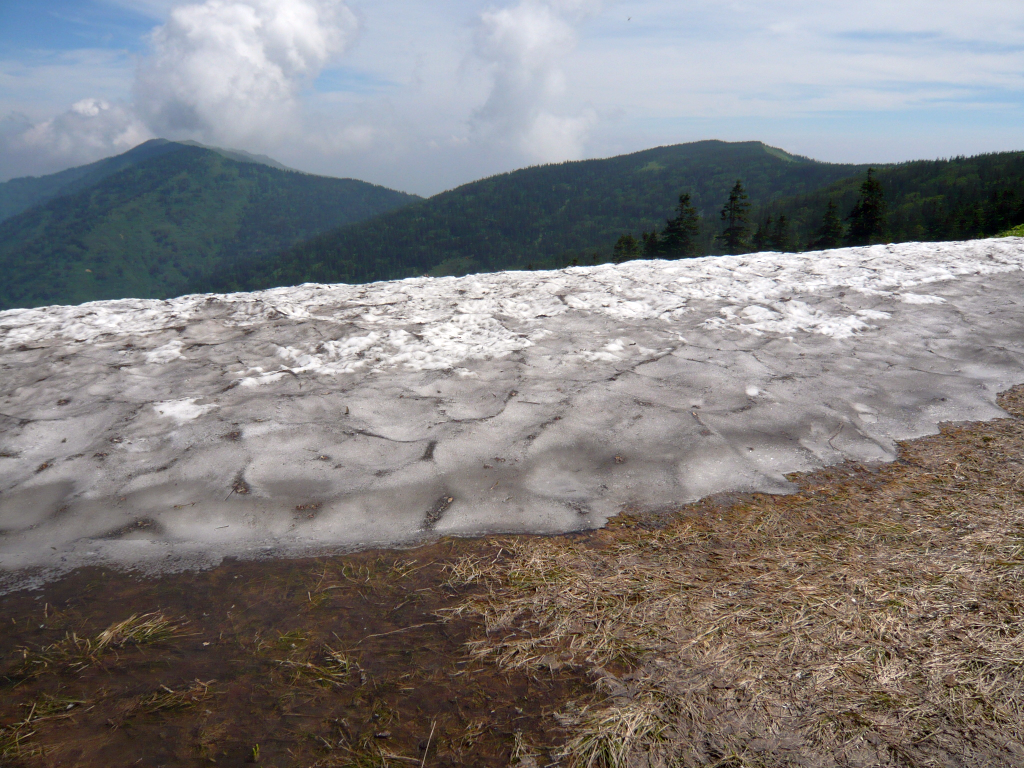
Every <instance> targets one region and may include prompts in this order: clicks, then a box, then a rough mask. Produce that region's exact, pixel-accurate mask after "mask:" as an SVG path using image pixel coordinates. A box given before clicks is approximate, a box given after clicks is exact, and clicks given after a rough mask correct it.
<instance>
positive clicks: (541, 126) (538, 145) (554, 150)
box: [474, 0, 597, 162]
mask: <svg viewBox="0 0 1024 768" xmlns="http://www.w3.org/2000/svg"><path fill="white" fill-rule="evenodd" d="M595 10H597V6H596V5H595V4H593V3H589V2H582V1H580V0H576V1H573V0H520V2H519V3H518V4H517V5H514V6H510V7H507V8H502V9H499V10H493V11H486V12H484V13H483V14H481V16H480V22H479V25H478V27H477V34H476V50H475V53H476V56H477V57H478V58H479V59H480V60H481V61H483V62H485V63H486V65H487V67H488V69H489V70H490V72H491V76H492V77H493V84H492V86H491V91H490V94H489V96H488V98H487V101H486V102H485V103H484V104H483V106H482V107H480V108H479V109H478V110H477V111H476V112H475V113H474V125H475V127H476V129H477V132H478V134H480V135H482V136H485V137H487V138H488V139H490V140H497V141H498V142H499V143H501V142H510V143H511V144H512V145H513V146H514V147H516V148H517V149H518V150H519V151H520V152H521V153H522V154H523V155H524V156H525V157H527V158H529V159H530V160H533V161H537V162H551V161H556V160H568V159H576V158H578V157H581V156H582V155H583V150H584V141H585V139H586V134H587V131H588V130H589V128H590V127H591V125H592V124H593V122H594V116H593V113H592V112H586V113H584V114H575V115H574V114H568V113H567V112H566V111H565V107H564V104H563V103H562V101H563V97H564V95H565V92H566V82H565V75H564V73H563V72H562V70H561V68H560V66H559V64H560V62H561V61H562V60H564V59H565V58H566V57H567V56H568V55H569V54H570V53H571V52H572V50H573V48H575V45H576V31H575V28H574V22H578V21H579V20H581V19H582V18H583V17H585V16H586V15H587V14H588V13H590V12H593V11H595Z"/></svg>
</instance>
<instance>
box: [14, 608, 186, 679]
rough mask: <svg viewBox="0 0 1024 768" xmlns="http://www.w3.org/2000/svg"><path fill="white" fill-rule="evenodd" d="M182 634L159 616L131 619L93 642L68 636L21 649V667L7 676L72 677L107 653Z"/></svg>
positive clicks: (176, 625) (150, 614)
mask: <svg viewBox="0 0 1024 768" xmlns="http://www.w3.org/2000/svg"><path fill="white" fill-rule="evenodd" d="M181 634H182V631H181V626H180V625H178V624H175V623H173V622H171V621H169V620H168V619H167V618H166V617H165V616H164V615H163V614H161V613H146V614H142V615H134V616H131V617H130V618H128V619H125V620H124V621H121V622H118V623H117V624H112V625H111V626H109V627H107V628H106V629H105V630H103V631H102V632H100V633H99V634H98V635H97V636H96V637H93V638H88V637H79V636H78V635H77V634H76V633H75V632H69V633H67V634H66V635H65V636H64V638H63V639H61V640H59V641H57V642H56V643H53V644H51V645H47V646H44V647H42V648H39V649H35V650H33V649H30V648H28V647H24V648H22V649H21V654H22V660H21V663H20V664H18V665H17V666H16V667H15V668H14V670H13V671H12V672H11V673H10V676H11V677H14V678H28V677H36V676H38V675H41V674H45V673H64V674H74V673H77V672H81V671H82V670H83V669H85V668H87V667H90V666H92V665H93V664H96V663H98V662H99V660H100V658H102V657H103V656H104V654H106V653H108V652H109V651H112V650H115V649H119V648H123V647H125V646H127V645H149V644H152V643H159V642H162V641H165V640H170V639H172V638H174V637H178V636H180V635H181Z"/></svg>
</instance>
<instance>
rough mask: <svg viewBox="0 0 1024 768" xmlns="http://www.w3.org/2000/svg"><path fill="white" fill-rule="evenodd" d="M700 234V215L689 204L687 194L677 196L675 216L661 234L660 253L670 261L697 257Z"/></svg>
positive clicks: (691, 204) (690, 203)
mask: <svg viewBox="0 0 1024 768" xmlns="http://www.w3.org/2000/svg"><path fill="white" fill-rule="evenodd" d="M699 232H700V215H699V214H698V213H697V209H696V208H694V207H693V203H692V202H690V195H689V193H683V194H681V195H680V196H679V205H677V206H676V216H675V218H673V219H669V220H668V222H667V224H666V226H665V231H664V232H662V233H661V242H660V243H659V247H660V252H661V254H662V255H663V256H667V257H668V258H670V259H688V258H692V257H694V256H697V255H699V253H698V249H697V235H698V234H699Z"/></svg>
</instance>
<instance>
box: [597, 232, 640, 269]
mask: <svg viewBox="0 0 1024 768" xmlns="http://www.w3.org/2000/svg"><path fill="white" fill-rule="evenodd" d="M639 258H640V243H639V242H638V241H637V239H636V238H635V237H633V235H631V234H629V235H623V236H622V237H620V238H619V240H618V242H616V243H615V248H613V249H612V261H614V262H615V263H616V264H621V263H622V262H624V261H630V260H632V259H639ZM595 263H596V262H595Z"/></svg>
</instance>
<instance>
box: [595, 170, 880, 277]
mask: <svg viewBox="0 0 1024 768" xmlns="http://www.w3.org/2000/svg"><path fill="white" fill-rule="evenodd" d="M750 209H751V205H750V202H749V196H748V195H747V192H746V190H745V189H744V188H743V180H742V179H737V181H736V184H735V185H734V186H733V188H732V190H731V191H730V192H729V197H728V199H727V200H726V202H725V204H724V205H723V206H722V210H721V212H720V214H719V218H720V220H721V231H720V232H719V233H718V234H717V235H716V236H715V242H717V243H720V244H721V249H722V250H723V251H724V252H725V253H726V254H739V253H751V252H758V251H793V250H797V246H796V244H795V242H794V239H793V237H792V234H791V232H790V227H789V221H788V220H787V218H786V215H785V214H779V215H778V216H777V217H775V218H773V217H772V215H771V214H768V215H766V216H765V217H764V218H763V219H762V221H760V222H758V223H757V224H756V225H754V226H752V225H751V223H750ZM675 214H676V215H675V216H674V217H673V218H671V219H668V220H667V222H666V224H665V229H663V230H662V231H661V232H658V231H657V230H654V231H652V232H644V233H642V234H641V236H640V239H639V240H637V239H636V238H635V237H634V236H633V235H632V234H625V235H622V236H621V237H620V238H619V239H618V242H616V243H615V248H614V249H613V252H612V254H613V260H614V261H615V262H616V263H621V262H623V261H628V260H629V259H638V258H667V259H686V258H693V257H696V256H702V255H705V254H704V253H703V252H702V249H701V248H700V232H701V224H702V222H701V217H700V214H699V213H698V212H697V209H696V208H695V207H694V206H693V204H692V202H691V200H690V195H689V193H685V192H684V193H683V194H681V195H680V196H679V203H678V204H677V205H676V208H675ZM886 215H887V209H886V201H885V192H884V190H883V189H882V185H881V183H880V182H879V181H878V179H877V178H876V177H875V172H874V169H873V168H869V169H868V171H867V178H865V179H864V181H863V183H862V184H861V186H860V197H859V198H858V199H857V202H856V203H855V204H854V206H853V209H852V210H851V211H850V213H849V214H848V215H847V216H846V222H847V223H846V224H844V223H843V220H842V219H841V218H840V216H839V209H838V207H837V206H836V204H835V201H834V200H831V199H830V200H829V202H828V207H827V208H826V209H825V213H824V215H823V217H822V219H821V223H820V226H819V227H818V229H817V230H816V232H815V233H814V237H813V239H811V240H810V241H808V243H807V247H806V250H819V249H825V248H838V247H840V246H842V245H851V246H852V245H872V244H874V243H880V242H885V241H886V235H887V228H886Z"/></svg>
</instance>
